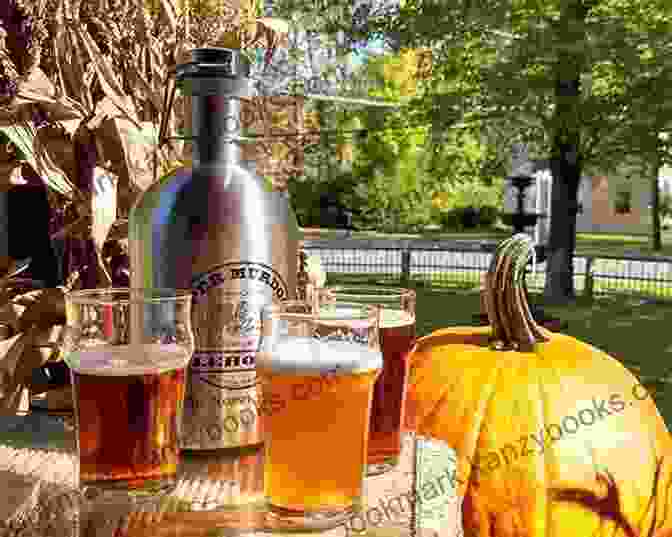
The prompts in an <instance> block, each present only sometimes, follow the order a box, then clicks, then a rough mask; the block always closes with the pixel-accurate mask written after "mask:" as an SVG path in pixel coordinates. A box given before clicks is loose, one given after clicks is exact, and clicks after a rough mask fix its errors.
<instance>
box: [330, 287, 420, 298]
mask: <svg viewBox="0 0 672 537" xmlns="http://www.w3.org/2000/svg"><path fill="white" fill-rule="evenodd" d="M319 291H323V292H329V291H332V292H334V293H335V294H337V295H339V296H342V297H357V298H358V299H367V298H379V297H382V298H383V299H385V298H397V297H398V298H403V297H405V296H415V294H416V293H415V291H414V290H413V289H408V288H406V287H387V286H382V285H381V286H380V287H377V286H375V285H366V284H362V285H359V284H351V285H349V284H343V285H341V284H339V285H329V286H326V287H322V288H320V289H319ZM350 291H352V292H350Z"/></svg>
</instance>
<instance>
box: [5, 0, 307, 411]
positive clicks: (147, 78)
mask: <svg viewBox="0 0 672 537" xmlns="http://www.w3.org/2000/svg"><path fill="white" fill-rule="evenodd" d="M5 1H6V2H8V3H9V7H8V11H12V10H13V11H12V14H13V17H10V18H8V19H7V20H3V19H2V15H1V13H0V131H1V132H2V134H4V140H5V142H0V190H8V189H11V188H18V186H17V184H20V183H21V179H22V176H25V175H26V174H28V175H32V176H34V177H37V178H39V179H40V180H41V181H42V182H43V183H44V184H45V185H47V187H48V189H49V192H50V196H52V199H54V201H55V203H58V204H59V205H61V206H62V207H63V208H62V209H60V210H58V219H57V220H58V224H57V225H56V226H55V228H56V229H53V230H52V236H51V238H52V240H55V241H62V242H65V245H66V247H65V250H66V258H68V259H69V261H68V266H67V267H65V271H64V272H65V273H66V274H69V275H70V278H69V281H68V283H67V285H66V286H64V287H62V288H59V289H35V288H36V287H39V284H38V283H37V282H32V284H31V285H29V286H28V287H29V288H28V289H26V283H25V281H24V282H23V283H20V284H18V283H17V280H15V278H16V277H15V276H12V274H11V270H12V267H11V261H12V260H6V262H5V264H4V265H2V263H0V274H5V278H4V279H3V280H0V329H1V328H2V327H3V326H7V327H8V328H7V330H5V333H4V335H0V337H4V341H1V340H0V390H2V392H1V393H0V410H3V409H4V410H5V411H7V412H14V411H15V410H16V408H17V404H18V402H17V401H18V399H17V397H18V395H17V394H20V393H22V392H23V390H24V388H26V387H29V386H30V372H31V371H32V369H33V368H34V367H37V366H39V365H41V364H42V363H43V362H44V361H45V360H47V359H49V358H50V357H51V358H53V354H50V353H46V354H45V353H44V352H38V351H39V349H42V347H40V346H39V345H40V344H41V342H45V341H47V343H49V341H51V340H50V338H51V339H52V340H53V339H54V337H55V336H54V335H53V333H54V330H55V329H56V328H55V327H59V326H61V325H62V324H63V322H64V319H63V310H64V304H63V296H64V292H65V291H66V290H67V289H73V288H82V287H94V286H107V285H123V284H125V283H127V279H128V257H127V255H126V245H125V239H126V233H127V226H126V220H125V219H126V217H127V215H128V211H129V209H130V207H131V205H132V203H133V201H134V200H135V198H136V196H137V195H138V194H139V193H140V192H141V191H143V190H145V189H146V188H147V187H148V186H149V185H150V184H151V183H152V182H153V181H155V180H156V179H157V178H158V177H159V176H160V175H163V174H164V173H166V172H167V171H169V169H171V168H173V167H175V166H179V165H183V164H185V163H186V162H188V160H189V156H190V151H189V144H188V143H185V142H183V141H182V140H177V139H173V138H176V137H177V136H178V132H179V131H180V129H181V128H184V127H185V126H186V125H185V121H186V118H188V116H189V115H188V114H185V110H186V107H187V104H188V103H186V100H185V99H182V100H181V101H180V99H178V100H177V101H176V102H175V105H174V106H173V107H172V109H171V110H170V111H169V114H167V115H166V117H165V121H166V127H167V131H166V133H167V136H168V138H169V141H168V142H167V143H163V144H159V143H158V126H159V124H160V121H161V118H162V114H163V113H164V112H165V110H164V89H165V88H166V87H168V86H169V85H170V84H171V83H172V80H171V71H172V70H173V69H174V67H175V65H176V64H177V63H180V62H182V61H185V60H186V59H188V54H189V51H190V50H191V49H192V48H194V47H196V46H223V47H229V48H237V49H240V50H242V51H245V52H246V53H250V54H251V53H253V52H254V51H255V50H256V49H258V48H265V49H266V50H265V57H266V61H270V59H271V56H272V54H273V51H274V50H275V48H276V47H278V46H281V45H282V44H283V42H284V41H285V39H286V35H287V31H288V27H287V24H286V23H285V22H284V21H281V20H277V19H271V18H265V17H261V16H260V15H261V8H262V6H261V4H260V3H261V1H262V0H5ZM10 19H11V21H10ZM12 21H14V22H12ZM16 21H20V24H18V25H17V24H15V23H16ZM21 21H24V22H21ZM287 104H288V103H287V102H286V98H285V101H282V98H280V101H278V99H275V100H273V99H251V100H248V102H247V103H245V107H244V108H245V109H244V117H246V118H247V122H248V127H252V128H253V129H256V130H257V131H262V132H261V133H262V134H269V132H270V128H271V124H272V122H273V121H275V122H276V125H275V127H274V128H276V129H277V128H279V129H280V130H281V131H282V130H283V128H284V131H283V132H286V131H287V130H288V129H289V130H291V131H296V130H297V129H301V128H302V105H301V103H300V102H298V101H295V102H294V105H293V107H292V106H289V107H288V106H287ZM283 109H284V112H283ZM288 110H289V111H288ZM283 113H284V117H282V116H283ZM276 116H277V117H279V118H280V119H277V117H276ZM274 117H276V119H274ZM282 123H284V127H283V125H282ZM278 125H279V126H278ZM187 132H188V131H187ZM303 143H304V142H303V141H302V140H301V139H300V138H297V137H290V138H288V139H287V142H285V145H286V146H287V147H286V148H285V149H284V150H282V149H280V150H279V149H278V145H282V144H278V143H273V142H268V141H262V142H261V143H259V144H255V146H256V147H257V149H256V151H257V152H256V154H255V155H253V157H257V158H259V157H261V161H262V166H261V168H262V170H264V171H267V172H277V171H278V163H280V162H290V163H291V165H290V166H285V168H284V169H281V170H280V173H279V174H278V173H275V175H276V177H275V180H276V182H277V186H279V187H281V188H283V187H286V177H288V176H289V175H291V174H292V173H294V172H295V171H296V168H297V167H300V166H302V162H301V158H300V156H302V144H303ZM292 152H293V153H294V154H295V156H296V154H298V153H300V156H299V157H297V158H289V156H291V154H292ZM264 158H265V160H264ZM157 162H158V163H160V165H159V166H158V167H156V166H155V163H157ZM52 209H53V210H56V209H57V207H56V206H54V207H52ZM5 265H6V266H5ZM3 267H4V269H3ZM2 282H4V283H2ZM47 310H48V311H49V312H50V314H46V313H45V314H43V315H42V313H43V312H44V311H47ZM36 311H37V312H40V315H38V316H37V317H35V313H34V312H36ZM26 315H28V316H29V317H30V319H33V318H35V319H37V320H36V321H35V322H32V321H31V322H28V321H26V320H25V319H26ZM0 332H1V330H0ZM52 343H54V342H53V341H52V342H51V343H49V345H52ZM54 344H55V343H54ZM49 345H47V347H45V348H47V349H51V348H52V347H50V346H49ZM52 346H53V345H52ZM36 349H38V350H37V351H36Z"/></svg>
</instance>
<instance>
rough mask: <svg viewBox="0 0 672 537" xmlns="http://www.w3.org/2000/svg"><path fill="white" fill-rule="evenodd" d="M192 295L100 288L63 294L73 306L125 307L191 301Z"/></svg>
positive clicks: (151, 289) (187, 292) (148, 289)
mask: <svg viewBox="0 0 672 537" xmlns="http://www.w3.org/2000/svg"><path fill="white" fill-rule="evenodd" d="M154 293H156V294H154ZM118 295H125V296H126V298H118ZM192 295H193V292H192V291H191V289H178V288H170V287H101V288H96V289H79V290H76V291H69V292H68V293H66V294H65V300H66V301H67V302H71V303H73V304H89V305H95V304H99V305H106V304H117V305H127V304H132V303H133V304H136V303H138V304H145V303H161V302H169V303H170V302H179V301H182V300H185V299H187V300H191V298H192Z"/></svg>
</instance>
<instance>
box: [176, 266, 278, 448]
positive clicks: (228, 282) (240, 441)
mask: <svg viewBox="0 0 672 537" xmlns="http://www.w3.org/2000/svg"><path fill="white" fill-rule="evenodd" d="M191 288H192V294H193V298H192V321H193V327H194V337H195V351H194V354H193V357H192V359H191V362H190V366H189V376H188V381H187V390H186V396H185V404H184V441H183V445H182V447H183V448H184V449H216V448H222V447H234V446H240V445H245V444H253V443H259V442H261V441H263V435H262V431H261V429H260V426H259V425H260V424H259V423H258V422H257V412H256V409H257V408H258V399H259V394H258V392H257V390H258V387H257V375H256V370H255V357H256V351H257V349H258V345H259V341H260V334H261V310H262V308H263V307H264V306H266V305H268V304H270V303H272V302H280V301H283V300H285V299H286V298H287V297H288V289H287V284H286V282H285V281H284V279H283V278H282V276H280V274H278V272H277V271H275V270H274V269H273V268H272V267H270V266H268V265H265V264H263V263H251V262H235V263H226V264H223V265H219V266H217V267H214V268H213V269H212V270H209V271H208V272H207V273H204V274H200V275H198V276H196V277H194V278H193V279H192V286H191Z"/></svg>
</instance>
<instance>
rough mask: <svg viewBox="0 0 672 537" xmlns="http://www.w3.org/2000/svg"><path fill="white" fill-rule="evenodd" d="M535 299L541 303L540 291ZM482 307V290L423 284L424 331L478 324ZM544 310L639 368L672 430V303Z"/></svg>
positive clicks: (614, 300) (615, 301)
mask: <svg viewBox="0 0 672 537" xmlns="http://www.w3.org/2000/svg"><path fill="white" fill-rule="evenodd" d="M531 299H532V301H533V302H540V297H539V296H536V295H534V294H532V296H531ZM479 309H480V308H479V295H478V293H477V292H474V290H473V289H462V290H460V289H443V290H442V289H436V288H432V289H422V288H420V289H417V305H416V310H417V320H416V322H417V331H418V335H420V336H422V335H425V334H429V333H430V332H432V331H433V330H436V329H439V328H444V327H448V326H465V325H472V324H474V322H473V320H472V316H473V315H474V314H476V313H478V312H479ZM544 309H545V311H546V312H547V313H549V314H551V315H553V316H554V317H558V318H560V319H563V320H565V321H567V322H568V327H567V330H566V333H567V334H569V335H571V336H574V337H576V338H578V339H580V340H582V341H586V342H588V343H590V344H591V345H594V346H596V347H598V348H600V349H602V350H604V351H605V352H607V353H609V354H610V355H611V356H613V357H614V358H616V359H618V360H619V361H620V362H621V363H622V364H623V365H624V366H626V367H627V368H628V369H629V370H630V371H631V372H632V373H634V374H635V375H636V376H637V377H638V378H639V379H640V380H641V382H642V384H644V385H645V386H646V387H647V389H648V390H649V391H650V392H651V393H652V394H653V396H654V399H655V401H656V404H657V405H658V409H659V410H660V413H661V414H662V415H663V417H664V419H665V422H666V423H667V425H668V427H669V428H670V429H671V430H672V334H671V333H670V332H669V325H670V320H671V319H672V303H667V304H666V303H653V302H644V301H642V300H638V299H632V298H626V297H608V298H607V297H605V298H600V299H598V300H595V301H593V302H589V301H584V300H578V301H577V302H576V304H575V305H572V306H567V307H554V308H551V307H545V308H544Z"/></svg>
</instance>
